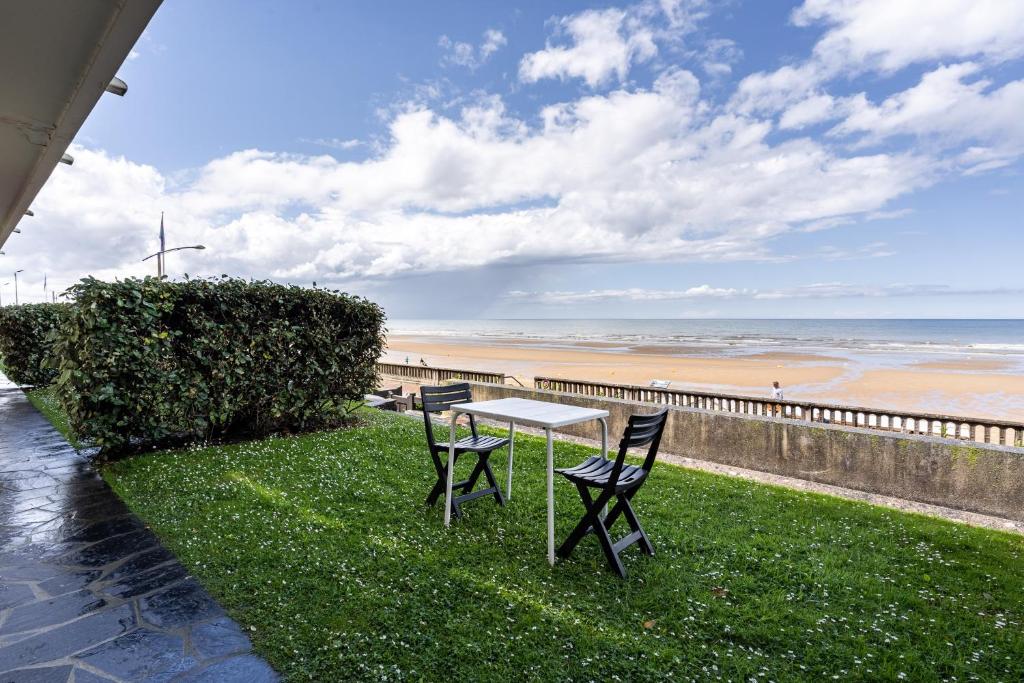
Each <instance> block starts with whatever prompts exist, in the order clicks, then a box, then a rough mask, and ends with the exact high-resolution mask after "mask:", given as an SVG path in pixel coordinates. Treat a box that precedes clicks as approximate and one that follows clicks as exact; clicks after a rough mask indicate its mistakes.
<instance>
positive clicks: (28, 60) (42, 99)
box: [0, 0, 161, 247]
mask: <svg viewBox="0 0 1024 683" xmlns="http://www.w3.org/2000/svg"><path fill="white" fill-rule="evenodd" d="M160 2H161V0H0V247H2V246H3V244H4V242H6V241H7V238H8V237H10V235H11V233H12V232H13V231H14V228H15V227H16V226H17V225H18V221H20V220H21V219H22V217H24V215H25V212H26V211H28V210H29V205H30V204H31V203H32V200H33V199H35V196H36V194H38V192H39V190H40V189H41V188H42V187H43V184H44V183H45V182H46V179H47V178H49V177H50V173H52V172H53V169H54V167H56V166H57V164H58V163H59V162H60V161H61V158H62V157H64V154H65V151H66V150H67V147H68V145H69V144H70V143H71V141H72V139H74V137H75V134H76V133H77V132H78V129H79V128H81V127H82V123H84V122H85V118H86V117H87V116H88V115H89V112H91V111H92V108H93V107H94V106H96V102H98V101H99V99H100V97H101V96H102V95H103V91H104V90H105V89H106V88H107V86H108V85H110V84H111V81H112V80H113V79H114V78H115V76H116V75H117V70H118V68H120V66H121V64H122V63H123V62H124V60H125V59H126V58H127V57H128V53H129V52H130V51H131V49H132V46H133V45H135V41H137V40H138V39H139V36H140V35H142V31H143V29H145V28H146V25H147V24H148V23H149V20H150V19H151V18H152V17H153V14H154V13H155V12H156V10H157V8H158V7H159V6H160ZM67 172H73V171H71V170H70V169H69V170H68V171H67Z"/></svg>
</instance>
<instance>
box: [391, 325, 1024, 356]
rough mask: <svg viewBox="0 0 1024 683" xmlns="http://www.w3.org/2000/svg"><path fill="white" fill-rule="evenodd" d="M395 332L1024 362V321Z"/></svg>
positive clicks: (414, 328)
mask: <svg viewBox="0 0 1024 683" xmlns="http://www.w3.org/2000/svg"><path fill="white" fill-rule="evenodd" d="M388 329H389V331H390V332H391V333H393V334H400V335H416V336H427V337H437V338H461V339H470V340H472V339H478V340H480V341H490V340H521V341H523V342H527V343H529V342H532V343H535V344H537V345H542V346H564V345H573V346H578V345H580V344H587V343H595V344H601V345H602V347H604V348H612V349H614V348H616V347H621V349H622V350H630V349H635V348H636V347H638V346H642V347H664V349H665V352H667V353H681V354H685V353H687V350H688V349H691V348H692V349H693V350H700V351H702V352H707V351H717V352H719V353H721V354H723V355H733V354H736V355H746V354H749V353H756V352H764V351H775V352H779V351H791V352H795V353H804V352H831V353H836V352H840V353H842V352H845V353H847V354H850V353H853V354H856V355H858V356H867V357H870V356H877V357H878V358H884V357H885V356H888V355H892V354H897V355H899V356H901V357H902V360H904V361H905V360H906V356H908V355H909V356H915V357H916V356H919V357H921V358H922V359H928V358H935V357H937V356H941V357H950V358H963V357H974V358H977V357H991V356H999V357H1003V358H1008V359H1012V360H1016V361H1020V362H1022V363H1024V320H1021V319H1005V320H993V319H984V320H968V319H941V320H940V319H931V320H928V319H907V320H895V319H880V320H863V319H855V320H854V319H831V318H830V319H796V320H794V319H760V320H755V319H722V320H712V319H664V320H637V319H600V320H597V319H593V320H581V319H514V320H512V319H508V320H409V319H396V320H391V321H389V322H388Z"/></svg>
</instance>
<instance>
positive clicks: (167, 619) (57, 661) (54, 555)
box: [0, 375, 278, 683]
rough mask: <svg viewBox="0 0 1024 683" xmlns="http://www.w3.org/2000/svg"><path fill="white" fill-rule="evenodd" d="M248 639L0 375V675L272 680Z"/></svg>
mask: <svg viewBox="0 0 1024 683" xmlns="http://www.w3.org/2000/svg"><path fill="white" fill-rule="evenodd" d="M251 649H252V646H251V643H250V642H249V639H248V638H247V637H246V635H245V634H244V633H243V631H242V629H241V628H240V627H239V626H238V624H236V623H235V622H234V621H233V620H232V619H231V618H230V617H228V616H227V615H226V614H225V613H224V611H223V610H222V609H221V607H220V606H219V605H218V604H217V602H216V601H215V600H214V599H213V598H212V597H210V595H209V594H208V593H207V592H206V591H205V590H204V589H203V587H202V586H200V585H199V583H198V582H197V581H196V580H195V579H193V578H192V577H190V576H189V574H188V572H187V571H186V570H185V568H184V567H182V566H181V564H179V563H178V561H177V559H175V557H174V555H172V554H171V553H170V551H168V550H167V549H166V548H164V547H163V546H162V545H161V544H160V541H159V540H158V539H157V538H156V536H154V535H153V533H152V532H151V531H150V530H149V529H147V528H146V527H145V525H143V524H142V522H141V521H139V519H138V518H136V517H135V516H134V515H133V514H131V512H129V511H128V509H127V507H126V506H125V505H124V503H122V502H121V500H120V499H119V498H118V497H117V494H115V493H114V492H113V491H112V490H111V489H110V487H108V486H107V484H106V483H105V482H104V481H103V479H102V478H100V476H99V474H98V473H97V472H96V471H95V469H93V467H92V466H91V464H90V463H89V460H88V457H87V456H86V455H84V454H81V453H79V452H77V451H76V450H74V449H73V448H72V447H71V446H70V445H69V444H68V443H67V441H65V440H64V438H63V437H62V436H61V435H60V433H59V432H57V430H55V429H54V428H53V427H52V426H51V425H50V423H49V422H48V421H47V420H46V418H44V417H43V416H42V415H41V414H40V413H39V412H38V411H36V409H35V408H34V407H33V406H32V404H30V403H29V402H28V399H27V398H26V397H25V394H24V393H23V392H22V391H21V390H20V389H18V388H16V387H14V386H13V385H11V384H9V383H8V382H7V380H6V378H5V377H4V376H3V375H0V683H51V682H53V683H57V682H60V683H101V682H104V681H217V682H220V681H225V682H228V681H239V682H242V681H244V682H245V683H259V682H262V681H276V680H277V679H278V677H277V675H276V674H275V673H274V671H273V670H272V669H271V668H270V666H269V665H268V664H267V663H266V662H265V661H264V660H263V659H261V658H259V657H257V656H255V655H253V654H252V652H251Z"/></svg>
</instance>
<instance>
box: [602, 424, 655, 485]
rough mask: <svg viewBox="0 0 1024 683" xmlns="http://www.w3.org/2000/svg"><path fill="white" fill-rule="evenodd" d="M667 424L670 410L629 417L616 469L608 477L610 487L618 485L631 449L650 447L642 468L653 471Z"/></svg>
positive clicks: (620, 442)
mask: <svg viewBox="0 0 1024 683" xmlns="http://www.w3.org/2000/svg"><path fill="white" fill-rule="evenodd" d="M666 422H668V408H662V409H661V410H659V411H658V412H656V413H654V414H652V415H630V416H629V423H628V424H627V425H626V429H625V431H624V432H623V433H622V440H621V441H619V453H618V455H616V456H615V467H613V468H612V472H611V476H609V477H608V485H609V486H615V485H616V484H617V483H618V481H619V474H620V473H621V472H622V466H623V463H625V461H626V451H628V450H629V449H630V448H640V447H641V446H648V449H647V456H646V457H645V458H644V462H643V464H642V465H641V467H642V468H643V470H644V471H645V472H650V471H651V467H653V466H654V459H655V458H656V457H657V456H658V447H659V446H660V445H661V435H662V434H663V433H664V431H665V423H666Z"/></svg>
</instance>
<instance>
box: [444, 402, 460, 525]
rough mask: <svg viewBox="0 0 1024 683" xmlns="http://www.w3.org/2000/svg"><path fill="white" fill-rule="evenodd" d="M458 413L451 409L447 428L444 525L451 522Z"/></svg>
mask: <svg viewBox="0 0 1024 683" xmlns="http://www.w3.org/2000/svg"><path fill="white" fill-rule="evenodd" d="M458 417H459V413H458V412H456V411H454V410H453V411H452V424H451V428H450V429H449V430H448V483H447V484H446V485H445V489H444V525H445V526H449V525H450V524H451V522H452V483H453V482H454V481H455V479H454V476H455V422H456V420H457V418H458Z"/></svg>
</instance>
